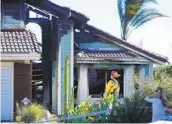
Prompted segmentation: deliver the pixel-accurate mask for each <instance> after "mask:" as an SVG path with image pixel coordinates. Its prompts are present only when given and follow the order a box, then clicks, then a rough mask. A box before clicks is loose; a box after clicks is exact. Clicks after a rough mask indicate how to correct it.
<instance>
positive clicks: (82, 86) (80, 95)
mask: <svg viewBox="0 0 172 124" xmlns="http://www.w3.org/2000/svg"><path fill="white" fill-rule="evenodd" d="M88 96H89V85H88V66H87V65H84V64H80V65H79V66H78V91H77V104H79V103H81V102H82V101H84V100H86V99H87V98H88Z"/></svg>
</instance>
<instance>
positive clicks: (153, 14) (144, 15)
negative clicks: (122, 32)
mask: <svg viewBox="0 0 172 124" xmlns="http://www.w3.org/2000/svg"><path fill="white" fill-rule="evenodd" d="M158 17H166V16H165V15H163V14H161V13H159V12H158V11H156V10H154V9H149V10H147V9H146V10H141V11H140V13H139V14H138V15H137V16H135V18H133V20H132V21H131V22H130V24H129V25H128V27H127V35H126V37H128V36H129V35H130V34H131V33H132V32H133V31H134V30H135V29H137V28H139V27H141V26H142V25H144V24H145V23H146V22H148V21H150V20H153V19H154V18H158Z"/></svg>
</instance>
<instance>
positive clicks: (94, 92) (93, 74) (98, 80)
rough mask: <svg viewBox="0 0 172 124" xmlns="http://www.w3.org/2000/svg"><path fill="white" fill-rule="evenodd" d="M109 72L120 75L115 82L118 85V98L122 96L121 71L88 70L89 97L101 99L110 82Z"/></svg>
mask: <svg viewBox="0 0 172 124" xmlns="http://www.w3.org/2000/svg"><path fill="white" fill-rule="evenodd" d="M111 71H118V73H119V74H121V77H119V78H118V79H117V80H118V82H119V84H120V97H123V96H124V83H123V82H124V81H123V77H124V76H123V70H115V69H114V70H105V69H89V70H88V81H89V95H91V97H92V98H100V97H103V93H104V91H105V86H106V84H107V83H108V81H109V80H110V74H111Z"/></svg>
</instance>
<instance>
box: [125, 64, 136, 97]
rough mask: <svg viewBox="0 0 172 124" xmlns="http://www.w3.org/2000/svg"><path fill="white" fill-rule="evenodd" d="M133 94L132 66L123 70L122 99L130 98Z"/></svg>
mask: <svg viewBox="0 0 172 124" xmlns="http://www.w3.org/2000/svg"><path fill="white" fill-rule="evenodd" d="M133 93H134V66H133V65H128V66H126V67H125V68H124V97H131V96H132V94H133Z"/></svg>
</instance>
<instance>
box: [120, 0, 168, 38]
mask: <svg viewBox="0 0 172 124" xmlns="http://www.w3.org/2000/svg"><path fill="white" fill-rule="evenodd" d="M150 3H157V1H156V0H118V14H119V17H120V22H121V38H122V39H124V40H127V38H128V36H129V35H130V34H131V33H132V32H133V31H134V30H135V29H137V28H139V27H140V26H142V25H143V24H145V23H146V22H148V21H150V20H152V19H154V18H157V17H165V15H163V14H161V13H160V12H158V11H157V10H156V9H153V8H148V7H146V5H148V4H150Z"/></svg>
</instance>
